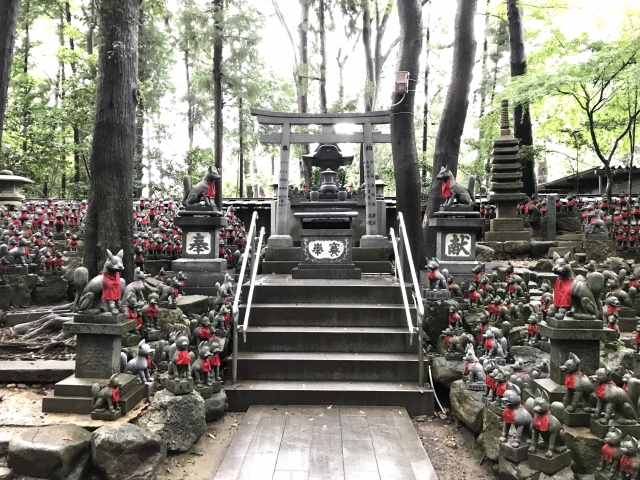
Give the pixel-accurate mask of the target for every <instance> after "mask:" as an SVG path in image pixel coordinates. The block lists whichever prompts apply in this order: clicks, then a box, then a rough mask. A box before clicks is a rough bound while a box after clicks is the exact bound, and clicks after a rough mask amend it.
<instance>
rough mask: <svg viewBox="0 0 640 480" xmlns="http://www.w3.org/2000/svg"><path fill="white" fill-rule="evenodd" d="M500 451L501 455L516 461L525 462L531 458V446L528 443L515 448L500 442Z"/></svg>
mask: <svg viewBox="0 0 640 480" xmlns="http://www.w3.org/2000/svg"><path fill="white" fill-rule="evenodd" d="M509 441H510V439H509ZM499 452H500V456H501V457H504V458H506V459H507V460H511V461H512V462H515V463H520V462H524V461H526V460H527V459H528V458H529V446H528V445H526V444H525V445H522V446H520V447H518V448H514V447H512V446H510V445H507V444H506V443H502V442H500V446H499Z"/></svg>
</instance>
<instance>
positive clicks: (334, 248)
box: [303, 239, 348, 262]
mask: <svg viewBox="0 0 640 480" xmlns="http://www.w3.org/2000/svg"><path fill="white" fill-rule="evenodd" d="M303 247H304V254H305V257H306V258H307V259H309V260H311V261H322V262H326V261H329V262H331V261H341V260H343V259H344V257H345V255H346V254H347V249H348V245H347V242H346V241H345V240H342V239H331V240H320V239H305V240H304V243H303Z"/></svg>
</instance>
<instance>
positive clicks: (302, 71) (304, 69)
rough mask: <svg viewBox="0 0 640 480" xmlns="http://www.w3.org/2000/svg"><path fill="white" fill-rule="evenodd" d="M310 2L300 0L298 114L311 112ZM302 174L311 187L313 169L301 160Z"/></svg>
mask: <svg viewBox="0 0 640 480" xmlns="http://www.w3.org/2000/svg"><path fill="white" fill-rule="evenodd" d="M308 30H309V2H308V0H300V25H299V26H298V38H299V45H298V48H299V56H300V65H297V66H296V67H297V70H298V85H299V86H300V88H299V90H298V112H300V113H307V112H308V111H309V100H308V97H309V95H308V92H309V48H308V47H309V35H308ZM302 148H304V149H305V153H309V145H308V144H307V145H303V146H302ZM299 165H300V172H301V173H302V180H303V181H304V183H305V184H306V185H307V186H309V187H310V186H311V167H306V166H304V165H303V163H302V158H300V163H299Z"/></svg>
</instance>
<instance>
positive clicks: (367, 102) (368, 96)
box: [360, 1, 375, 162]
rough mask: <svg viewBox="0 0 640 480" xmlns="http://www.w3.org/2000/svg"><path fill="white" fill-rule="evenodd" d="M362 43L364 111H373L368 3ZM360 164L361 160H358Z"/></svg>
mask: <svg viewBox="0 0 640 480" xmlns="http://www.w3.org/2000/svg"><path fill="white" fill-rule="evenodd" d="M362 43H363V44H364V59H365V66H366V68H367V81H366V82H365V85H364V111H365V112H370V111H372V110H373V89H374V88H375V87H374V84H375V78H374V69H373V52H372V51H371V11H370V10H369V2H368V1H366V2H364V6H363V10H362ZM360 161H361V162H362V160H360Z"/></svg>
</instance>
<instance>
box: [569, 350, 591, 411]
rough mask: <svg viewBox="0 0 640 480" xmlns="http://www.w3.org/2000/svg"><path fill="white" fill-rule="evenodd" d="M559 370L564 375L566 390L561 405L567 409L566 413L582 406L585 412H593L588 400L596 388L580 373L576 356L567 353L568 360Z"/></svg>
mask: <svg viewBox="0 0 640 480" xmlns="http://www.w3.org/2000/svg"><path fill="white" fill-rule="evenodd" d="M560 370H562V372H563V373H564V374H565V377H564V386H565V387H567V390H566V392H565V394H564V399H563V400H562V403H564V405H565V407H566V408H567V412H575V411H576V409H577V408H578V407H579V406H582V409H583V410H585V411H586V412H593V411H594V410H593V408H591V406H590V398H591V394H592V393H593V392H594V391H595V389H596V387H595V385H594V384H593V382H592V381H591V380H590V379H589V377H588V376H586V375H585V374H583V373H582V372H581V371H580V359H579V358H578V356H577V355H575V354H573V353H569V359H568V360H567V361H566V362H564V365H561V366H560Z"/></svg>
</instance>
